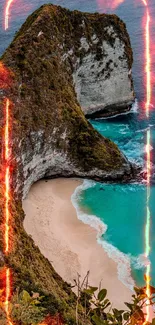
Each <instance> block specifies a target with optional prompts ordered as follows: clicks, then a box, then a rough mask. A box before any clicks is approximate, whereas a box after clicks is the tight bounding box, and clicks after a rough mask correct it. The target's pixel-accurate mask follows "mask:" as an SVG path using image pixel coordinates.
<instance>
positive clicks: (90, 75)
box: [73, 27, 134, 117]
mask: <svg viewBox="0 0 155 325" xmlns="http://www.w3.org/2000/svg"><path fill="white" fill-rule="evenodd" d="M105 29H106V30H107V31H108V33H109V35H110V36H112V37H113V38H114V43H113V44H109V43H108V42H107V41H104V40H103V41H102V43H101V45H100V46H99V49H98V50H100V54H99V57H97V54H96V53H92V52H91V50H90V48H91V47H90V45H89V43H87V39H86V38H81V48H83V49H84V50H85V51H86V55H85V57H84V58H83V60H82V62H81V63H80V62H79V60H78V62H77V65H76V69H75V71H74V73H73V80H74V86H75V90H76V93H77V98H78V101H79V102H80V104H81V107H82V110H83V112H84V114H85V115H87V116H90V117H91V116H105V115H115V114H117V113H121V112H123V111H124V110H127V109H129V108H130V107H131V105H132V103H133V100H134V92H133V84H132V77H131V69H129V64H128V57H127V56H126V55H125V49H124V47H125V45H124V42H122V40H121V39H120V38H118V34H116V33H115V32H114V30H113V27H112V28H110V27H109V28H107V27H106V28H105ZM98 43H99V39H98V37H97V36H96V35H95V34H94V35H93V36H92V38H91V44H95V45H96V46H97V44H98Z"/></svg>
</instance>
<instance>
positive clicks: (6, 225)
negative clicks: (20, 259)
mask: <svg viewBox="0 0 155 325" xmlns="http://www.w3.org/2000/svg"><path fill="white" fill-rule="evenodd" d="M9 178H10V168H9V167H7V168H6V172H5V253H6V254H7V253H8V252H9V219H10V211H9V191H10V188H9V187H10V186H9Z"/></svg>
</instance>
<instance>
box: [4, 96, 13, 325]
mask: <svg viewBox="0 0 155 325" xmlns="http://www.w3.org/2000/svg"><path fill="white" fill-rule="evenodd" d="M9 131H10V100H9V99H7V100H6V102H5V132H4V143H5V152H4V158H5V159H4V165H5V184H4V185H5V190H4V194H5V195H4V197H5V207H4V215H5V221H4V223H5V233H4V242H5V254H8V253H9V251H10V247H9V224H10V217H11V213H10V166H9V159H10V146H9V140H10V139H9V138H10V132H9ZM10 282H11V275H10V269H9V268H7V269H6V297H5V311H6V315H7V321H8V324H9V325H13V324H12V322H11V320H10V312H9V299H10V294H11V289H10V288H11V283H10Z"/></svg>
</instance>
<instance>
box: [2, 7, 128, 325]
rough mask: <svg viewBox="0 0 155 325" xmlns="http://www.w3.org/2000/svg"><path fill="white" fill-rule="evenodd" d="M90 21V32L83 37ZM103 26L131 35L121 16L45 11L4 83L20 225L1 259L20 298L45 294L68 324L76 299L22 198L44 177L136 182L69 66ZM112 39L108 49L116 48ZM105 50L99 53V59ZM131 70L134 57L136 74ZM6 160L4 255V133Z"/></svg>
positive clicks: (9, 56)
mask: <svg viewBox="0 0 155 325" xmlns="http://www.w3.org/2000/svg"><path fill="white" fill-rule="evenodd" d="M83 20H84V21H85V25H84V26H85V27H82V30H81V27H80V26H81V23H82V21H83ZM103 24H105V25H106V26H108V25H109V24H112V25H113V26H115V29H116V30H117V29H118V31H119V32H120V30H121V28H123V30H124V28H125V27H124V24H123V23H122V22H121V21H120V20H119V19H118V18H117V17H116V16H107V15H99V14H83V13H80V12H70V11H69V10H66V9H62V8H61V7H58V6H53V5H46V6H43V7H41V8H40V9H39V10H37V11H36V12H35V13H34V14H33V15H31V16H30V17H29V18H28V19H27V21H26V23H25V24H24V25H23V27H22V28H21V30H20V31H19V33H18V34H17V35H16V37H15V39H14V41H13V42H12V44H11V45H10V47H9V48H8V50H7V51H6V52H5V53H4V55H3V58H2V61H1V71H2V70H4V71H5V73H4V74H1V78H0V86H1V91H0V103H1V108H0V121H1V130H2V131H3V130H4V124H5V110H4V106H5V102H6V98H9V100H10V102H11V104H10V121H12V122H11V123H10V125H9V131H10V137H11V142H10V144H11V149H12V150H11V156H10V166H11V168H12V178H11V179H10V187H11V193H10V195H11V206H10V210H11V216H12V218H11V225H10V230H9V231H10V241H11V251H10V254H9V255H8V256H5V254H3V253H1V256H2V257H1V260H0V263H1V265H2V266H3V265H5V264H6V265H7V266H8V267H10V268H11V269H12V270H13V275H12V276H13V290H14V289H15V288H17V287H18V288H19V289H20V290H22V289H23V288H25V289H27V290H28V291H29V292H31V291H34V292H35V291H36V292H41V293H42V294H43V295H44V296H45V297H46V306H48V310H49V311H50V312H51V314H52V315H53V314H55V313H56V312H57V311H58V312H59V313H61V314H63V319H65V322H66V324H74V323H75V303H76V299H75V296H74V294H73V293H71V290H70V288H69V286H68V285H67V284H65V283H64V282H63V281H62V279H61V278H60V277H59V276H58V275H57V274H56V272H55V271H54V269H53V267H52V266H51V264H50V263H49V262H48V261H47V259H45V258H44V257H43V256H42V255H41V253H40V252H39V249H38V248H37V247H36V246H35V244H34V243H33V241H32V239H31V238H29V237H28V236H27V234H26V233H25V231H24V229H23V224H22V222H23V218H24V213H23V210H22V197H25V195H26V194H27V192H28V190H29V188H30V186H31V185H32V183H34V182H35V181H37V180H38V179H41V178H43V177H57V176H67V177H70V176H77V177H90V178H93V179H97V180H113V181H115V180H126V179H129V178H131V177H132V176H133V168H132V166H131V164H130V163H129V162H128V161H127V159H126V158H125V157H124V155H123V154H122V153H121V152H120V151H119V149H118V147H117V146H116V145H115V144H114V143H112V142H111V141H110V140H108V139H106V138H103V137H101V136H100V135H99V134H98V132H97V131H95V130H94V129H93V127H92V126H91V125H90V123H89V122H88V121H87V120H86V118H85V116H84V113H83V112H82V110H81V108H80V105H79V103H78V101H77V97H76V93H75V90H74V84H73V79H72V74H73V72H74V71H75V70H74V68H73V61H72V60H70V58H69V57H68V58H67V60H65V59H64V47H65V52H66V50H67V49H68V51H69V50H70V46H69V44H71V43H73V42H74V50H75V53H76V54H75V57H78V55H79V56H80V57H81V60H83V58H84V57H85V51H82V52H81V50H80V51H79V46H80V44H79V41H80V39H81V37H82V33H83V32H84V30H85V34H87V35H88V37H90V35H91V28H93V26H94V28H95V29H96V33H97V31H98V30H99V31H100V33H101V31H102V29H103ZM75 26H77V27H76V30H77V32H76V33H77V35H78V33H79V37H76V33H75ZM82 26H83V25H82ZM84 28H85V29H84ZM82 31H83V32H82ZM93 34H94V31H93ZM108 35H109V34H108V33H107V34H106V37H107V38H106V40H107V42H112V38H111V36H108ZM66 47H67V48H66ZM127 48H128V47H126V50H125V51H127ZM97 49H98V48H96V47H94V50H93V51H94V53H95V51H96V55H97V53H98V52H97V51H98V50H97ZM78 51H79V52H78ZM131 62H132V55H131V51H129V54H128V64H129V67H130V66H131ZM75 63H76V62H75ZM2 64H3V65H4V66H5V68H4V66H3V65H2ZM2 67H3V69H2ZM3 77H5V78H3ZM10 79H12V82H10ZM1 153H2V154H1V164H0V167H1V175H2V178H1V179H2V182H1V207H0V208H1V214H0V221H1V227H0V232H1V233H0V250H1V252H4V241H3V234H4V212H3V210H4V186H3V185H4V182H5V180H4V175H3V174H4V173H3V163H4V160H3V157H4V132H1Z"/></svg>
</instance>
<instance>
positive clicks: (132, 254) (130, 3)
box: [0, 0, 155, 288]
mask: <svg viewBox="0 0 155 325" xmlns="http://www.w3.org/2000/svg"><path fill="white" fill-rule="evenodd" d="M112 2H113V3H114V0H113V1H112V0H107V1H106V0H85V1H84V0H55V1H54V0H53V1H52V3H53V4H57V5H61V6H63V7H67V8H69V9H71V10H74V9H78V10H81V11H88V12H95V11H98V12H101V13H103V12H106V13H116V14H117V15H118V16H119V17H120V18H122V19H123V20H124V21H125V23H126V25H127V29H128V32H129V34H130V38H131V45H132V48H133V53H134V64H133V78H134V86H135V93H136V97H137V99H136V102H135V104H134V105H133V107H132V111H131V112H130V113H128V114H122V115H119V116H115V117H113V118H109V119H102V120H90V122H91V123H92V125H93V126H94V128H95V129H97V130H98V131H99V132H100V133H101V134H102V135H104V136H106V137H109V138H110V139H111V140H113V141H114V142H115V143H116V144H117V145H118V146H119V148H120V149H121V150H122V151H123V152H124V154H125V155H126V156H127V157H128V158H129V159H130V160H131V161H133V162H135V163H137V164H139V165H141V166H142V168H143V169H144V170H145V168H146V153H145V145H146V133H147V130H148V128H150V129H151V164H152V170H153V167H154V165H155V154H154V148H155V101H153V100H152V104H151V114H150V118H149V119H146V117H145V111H144V101H145V35H144V19H145V18H144V16H145V8H144V5H143V3H142V0H124V2H123V1H122V3H121V4H120V5H119V6H118V7H117V8H115V10H114V9H112V8H111V3H112ZM120 2H121V1H120ZM148 2H149V8H150V13H151V17H152V18H151V40H152V41H151V58H152V98H155V96H154V94H155V78H154V71H155V47H154V40H155V23H154V21H155V1H154V0H149V1H148ZM44 3H45V0H31V1H29V0H25V1H24V0H18V1H14V4H13V5H12V9H11V17H10V18H11V20H10V28H9V30H8V31H7V32H4V29H3V23H4V16H3V15H1V17H0V25H1V28H0V39H1V40H3V41H2V42H1V43H0V55H1V54H2V53H3V52H4V50H5V49H6V48H7V46H8V45H9V44H10V42H11V41H12V39H13V36H14V34H15V32H16V31H17V30H18V29H19V27H20V26H21V24H22V23H23V22H24V21H25V19H26V18H27V16H28V15H29V14H30V13H31V12H33V11H34V10H35V9H37V8H39V6H41V5H42V4H44ZM4 7H5V0H1V1H0V11H1V12H4ZM146 200H147V193H146V182H145V180H143V181H142V182H141V183H134V184H126V185H119V184H103V183H102V184H101V183H95V182H92V181H89V180H85V181H84V183H83V185H81V186H80V187H78V188H77V189H76V191H75V192H74V194H73V196H72V202H73V204H74V206H75V207H76V209H77V213H78V218H79V219H81V220H83V222H86V223H88V224H90V225H91V226H92V227H94V228H96V229H97V232H98V235H97V241H98V243H99V245H102V246H103V249H105V250H106V252H107V254H108V255H109V257H111V258H112V259H113V260H115V261H116V262H117V265H118V277H119V279H120V280H121V281H122V282H123V283H124V284H125V285H127V286H128V287H130V288H131V287H133V285H134V284H136V285H144V273H145V269H146V265H147V263H148V260H147V259H146V258H145V255H144V251H145V247H144V228H145V222H146ZM149 206H150V211H151V233H150V238H151V242H150V244H151V253H150V256H149V260H150V261H151V277H152V284H153V285H155V177H154V175H153V173H152V179H151V195H150V203H149Z"/></svg>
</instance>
